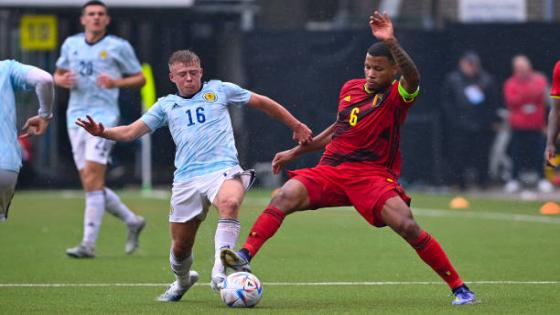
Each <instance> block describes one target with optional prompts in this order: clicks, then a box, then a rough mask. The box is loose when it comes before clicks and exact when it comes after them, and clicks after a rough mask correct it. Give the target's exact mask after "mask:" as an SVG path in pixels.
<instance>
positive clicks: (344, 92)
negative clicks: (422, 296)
mask: <svg viewBox="0 0 560 315" xmlns="http://www.w3.org/2000/svg"><path fill="white" fill-rule="evenodd" d="M369 24H370V28H371V31H372V34H373V35H374V37H376V38H377V39H378V40H379V42H378V43H376V44H373V45H372V46H371V47H370V48H369V49H368V52H367V54H366V58H365V62H364V74H365V78H363V79H355V80H350V81H348V82H346V83H345V84H344V86H343V87H342V89H341V91H340V95H339V99H338V104H339V105H338V117H337V120H336V122H335V123H334V124H332V125H331V126H330V127H328V128H327V129H326V130H324V131H323V132H322V133H321V134H319V135H318V136H316V137H315V138H314V139H313V141H312V142H311V143H310V144H306V145H298V146H297V147H295V148H293V149H291V150H287V151H284V152H280V153H278V154H277V155H276V156H275V157H274V160H273V162H272V167H273V172H275V173H278V172H279V171H280V169H281V168H282V167H283V166H284V164H285V163H286V162H288V161H290V160H293V159H294V158H296V157H297V156H299V155H301V154H303V153H305V152H310V151H314V150H320V149H323V148H324V149H325V152H324V154H323V156H322V158H321V160H320V162H319V164H318V165H317V166H315V167H312V168H305V169H300V170H295V171H291V172H289V175H290V177H291V178H290V180H288V181H287V182H286V183H285V184H284V185H283V186H282V188H281V189H280V190H279V192H278V193H276V194H275V195H274V197H273V198H272V200H271V202H270V204H269V205H268V206H267V208H266V209H265V210H264V211H263V213H262V214H261V215H260V216H259V218H258V219H257V221H256V222H255V224H254V225H253V227H252V229H251V232H250V234H249V236H248V238H247V240H246V242H245V244H244V245H243V248H242V249H241V250H240V251H238V252H235V251H233V250H231V249H224V250H222V253H221V257H222V261H223V263H224V265H226V266H228V267H230V268H232V269H234V270H245V271H250V266H249V261H250V260H251V258H252V257H254V256H255V255H256V254H257V252H258V250H259V249H260V248H261V246H262V245H263V244H264V243H265V242H266V240H267V239H269V238H270V237H272V236H273V235H274V234H275V233H276V231H277V230H278V229H279V227H280V225H281V224H282V221H283V219H284V217H285V216H286V215H288V214H291V213H293V212H295V211H302V210H310V209H317V208H323V207H336V206H348V205H353V206H354V207H355V208H356V210H357V211H358V212H359V213H360V214H361V215H362V217H364V219H366V220H367V221H368V222H369V223H370V224H372V225H374V226H377V227H382V226H386V225H387V226H389V227H390V228H391V229H393V230H394V231H395V232H397V233H398V234H399V235H400V236H402V237H403V238H404V239H405V240H406V241H407V242H408V243H409V244H410V245H411V246H412V247H413V248H414V249H415V250H416V252H417V253H418V255H419V256H420V258H421V259H422V260H423V261H424V262H425V263H426V264H428V265H429V266H430V267H431V268H432V269H433V270H434V271H435V272H436V273H437V274H438V275H439V276H440V277H441V278H442V279H443V280H444V281H445V282H446V283H447V284H448V285H449V287H450V288H451V290H452V291H453V294H454V297H455V298H454V300H453V302H452V304H455V305H460V304H471V303H474V302H475V301H476V297H475V294H474V293H473V292H472V291H471V290H470V289H469V288H468V287H467V286H466V285H465V284H464V282H463V281H462V280H461V278H460V277H459V274H458V273H457V271H456V270H455V268H454V267H453V265H452V264H451V262H450V261H449V259H448V258H447V255H446V254H445V252H444V251H443V249H442V247H441V246H440V244H439V243H438V242H437V241H436V239H435V238H433V237H432V236H431V235H430V234H428V233H427V232H425V231H424V230H423V229H422V228H421V227H420V226H419V225H418V223H417V222H416V221H415V220H414V218H413V216H412V212H411V210H410V207H409V204H410V197H408V196H407V195H406V194H405V192H404V190H403V189H402V188H401V187H400V186H399V184H398V182H397V180H398V178H399V175H400V164H401V158H400V149H399V141H400V127H401V125H402V124H403V123H404V121H405V119H406V115H407V112H408V110H409V109H410V107H411V106H412V104H413V103H414V100H415V98H416V96H417V95H418V91H419V83H420V74H419V73H418V70H417V68H416V65H415V64H414V62H413V61H412V59H411V58H410V56H409V55H408V54H407V53H406V52H405V51H404V49H403V48H402V47H401V46H400V45H399V42H398V41H397V39H396V37H395V35H394V32H393V24H392V22H391V19H390V18H389V16H388V15H387V14H386V13H385V14H383V15H382V14H380V13H379V12H377V11H376V12H374V13H373V16H371V17H370V21H369ZM399 73H400V79H399V80H398V81H397V80H395V78H396V76H397V74H399Z"/></svg>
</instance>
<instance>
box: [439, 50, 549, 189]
mask: <svg viewBox="0 0 560 315" xmlns="http://www.w3.org/2000/svg"><path fill="white" fill-rule="evenodd" d="M511 68H512V71H511V76H510V77H509V78H507V79H506V80H505V81H504V82H503V84H502V85H500V83H499V82H497V80H496V79H495V78H494V76H493V75H492V74H490V73H488V72H487V71H486V70H485V69H484V68H483V66H482V61H481V59H480V57H479V55H478V54H477V53H476V52H475V51H466V52H465V53H464V54H463V55H462V56H461V57H460V58H459V60H458V66H457V69H456V70H454V71H452V72H450V73H448V74H447V75H446V77H445V79H444V81H443V87H442V98H441V102H440V104H441V106H442V108H441V113H442V122H443V125H444V129H443V130H444V135H443V139H444V161H445V178H446V179H447V184H449V185H450V186H451V187H453V188H456V189H458V190H464V189H467V188H473V187H474V188H479V189H486V188H487V187H488V186H489V185H495V184H498V185H503V190H504V191H505V192H506V193H512V194H513V193H517V192H520V191H522V190H537V191H539V192H543V193H548V192H552V191H553V190H554V187H553V185H552V184H551V182H550V181H549V180H548V179H547V178H545V174H544V155H543V152H544V145H545V139H546V115H547V111H548V105H549V103H550V97H549V90H550V87H549V83H548V80H547V78H546V76H545V75H543V74H542V73H539V72H537V71H535V70H534V69H533V67H532V64H531V61H530V60H529V58H528V57H527V56H525V55H516V56H514V57H513V58H512V60H511Z"/></svg>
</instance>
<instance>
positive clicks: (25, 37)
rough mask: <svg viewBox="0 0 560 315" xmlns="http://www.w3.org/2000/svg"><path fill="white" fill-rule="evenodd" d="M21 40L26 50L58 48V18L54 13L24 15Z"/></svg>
mask: <svg viewBox="0 0 560 315" xmlns="http://www.w3.org/2000/svg"><path fill="white" fill-rule="evenodd" d="M20 34H21V37H20V42H21V48H22V49H24V50H54V49H56V48H57V39H58V33H57V19H56V16H54V15H24V16H22V18H21V22H20Z"/></svg>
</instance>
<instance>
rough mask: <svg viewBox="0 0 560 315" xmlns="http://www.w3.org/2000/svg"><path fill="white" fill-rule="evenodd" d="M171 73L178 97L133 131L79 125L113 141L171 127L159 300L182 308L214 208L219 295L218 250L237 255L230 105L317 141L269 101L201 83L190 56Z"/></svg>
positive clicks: (238, 188)
mask: <svg viewBox="0 0 560 315" xmlns="http://www.w3.org/2000/svg"><path fill="white" fill-rule="evenodd" d="M169 72H170V73H169V78H170V80H171V81H172V82H173V83H175V85H176V86H177V90H178V93H177V94H172V95H168V96H166V97H163V98H160V99H159V100H158V101H157V103H156V104H154V106H153V107H152V108H151V109H150V110H149V111H148V112H147V113H145V114H144V115H143V116H142V117H141V118H140V119H138V120H137V121H135V122H133V123H132V124H130V125H126V126H119V127H114V128H107V129H106V128H105V127H104V125H103V124H102V123H99V122H96V121H95V120H94V119H92V118H91V117H90V116H88V117H87V119H78V120H77V121H76V124H78V125H79V126H82V127H83V128H84V129H85V130H87V131H88V132H89V133H91V134H92V135H95V136H99V137H104V138H107V139H110V140H115V141H132V140H134V139H137V138H138V137H141V136H142V135H144V134H146V133H148V132H153V131H155V130H156V129H157V128H160V127H163V126H167V127H168V128H169V131H170V132H171V136H172V137H173V141H174V142H175V145H176V148H177V149H176V153H175V168H176V171H175V175H174V180H173V189H172V195H171V213H170V215H169V221H170V229H171V238H172V242H171V250H170V255H169V260H170V264H171V270H172V271H173V272H174V273H175V275H176V281H175V282H173V283H172V284H171V285H170V286H169V288H168V289H167V290H166V292H165V293H164V294H162V295H161V296H160V297H159V300H160V301H179V300H180V299H181V297H182V296H183V295H184V294H185V292H186V291H187V290H188V289H189V288H190V287H191V286H192V285H193V284H194V283H195V282H196V281H198V273H196V272H195V271H192V270H190V269H191V265H192V263H193V258H192V257H193V256H192V247H193V243H194V239H195V235H196V232H197V230H198V227H199V225H200V223H201V222H202V221H203V220H204V219H205V217H206V213H207V211H208V208H209V206H210V204H213V205H214V206H215V207H216V208H217V210H218V214H219V221H218V227H217V230H216V234H215V238H214V243H215V244H214V246H215V261H214V267H213V269H212V276H211V286H212V288H213V289H214V290H215V291H219V289H220V288H221V287H222V285H223V281H224V279H225V270H224V266H223V265H222V262H221V261H220V256H219V255H220V251H221V249H223V248H234V246H235V244H236V242H237V238H238V236H239V227H240V225H239V221H238V220H237V217H238V211H239V207H240V205H241V202H242V201H243V196H244V193H245V189H246V188H247V183H246V182H245V181H243V174H244V172H243V170H242V169H241V167H240V166H239V165H238V164H239V162H238V159H237V150H236V148H235V141H234V138H233V129H232V126H231V120H230V116H229V112H228V106H231V105H237V106H243V105H247V106H249V107H252V108H256V109H258V110H261V111H263V112H264V113H266V114H267V115H269V116H270V117H272V118H275V119H277V120H279V121H280V122H282V123H284V124H285V125H286V126H288V127H289V128H290V129H291V130H292V131H293V138H294V140H296V141H298V142H299V143H307V142H309V141H310V140H311V136H312V135H311V130H310V129H309V128H308V127H307V126H306V125H304V124H303V123H301V122H300V121H299V120H297V119H296V118H295V117H294V116H292V115H291V114H290V113H289V112H288V111H287V110H286V109H285V108H284V107H282V106H281V105H280V104H278V103H277V102H276V101H274V100H272V99H270V98H268V97H266V96H263V95H259V94H257V93H254V92H251V91H248V90H245V89H243V88H241V87H239V86H237V85H235V84H233V83H228V82H222V81H218V80H212V81H209V82H205V83H202V74H203V73H202V68H201V63H200V59H199V57H198V56H197V55H196V54H195V53H193V52H191V51H189V50H180V51H176V52H175V53H173V55H172V56H171V58H170V59H169Z"/></svg>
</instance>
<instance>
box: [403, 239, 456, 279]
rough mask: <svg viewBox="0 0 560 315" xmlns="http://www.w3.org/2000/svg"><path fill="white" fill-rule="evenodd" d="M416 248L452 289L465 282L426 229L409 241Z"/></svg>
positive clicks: (421, 256) (419, 254)
mask: <svg viewBox="0 0 560 315" xmlns="http://www.w3.org/2000/svg"><path fill="white" fill-rule="evenodd" d="M409 244H410V245H411V246H412V247H414V249H416V252H417V253H418V256H420V258H422V260H423V261H424V262H425V263H426V264H428V265H429V266H430V267H432V269H433V270H434V271H435V272H436V273H437V274H438V275H439V276H440V277H441V278H442V279H443V280H444V281H445V282H447V285H449V287H450V288H451V289H455V288H457V287H459V286H461V285H462V284H463V280H461V277H459V274H458V273H457V271H456V270H455V268H453V265H452V264H451V262H450V261H449V258H447V255H446V254H445V252H444V251H443V248H441V245H439V243H438V241H436V239H435V238H433V237H432V236H431V235H430V234H428V233H426V231H422V233H421V234H420V237H418V239H417V240H415V241H411V242H409Z"/></svg>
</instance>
